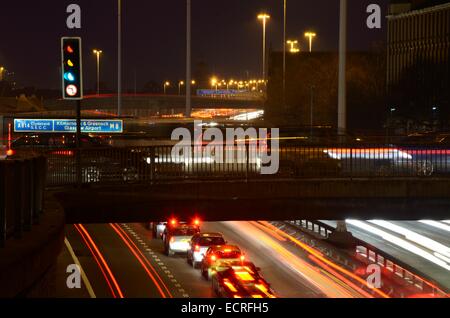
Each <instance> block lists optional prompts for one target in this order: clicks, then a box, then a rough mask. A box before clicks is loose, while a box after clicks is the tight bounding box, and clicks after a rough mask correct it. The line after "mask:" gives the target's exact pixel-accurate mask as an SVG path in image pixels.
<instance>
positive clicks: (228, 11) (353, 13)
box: [0, 0, 387, 89]
mask: <svg viewBox="0 0 450 318" xmlns="http://www.w3.org/2000/svg"><path fill="white" fill-rule="evenodd" d="M1 2H2V3H1V4H0V65H4V66H5V67H6V68H7V69H8V70H10V71H13V72H15V74H16V75H15V80H16V81H17V83H18V85H19V86H36V87H39V88H58V87H59V85H60V77H59V64H60V52H59V50H60V37H61V36H71V35H77V36H78V35H79V36H82V38H83V46H84V78H85V87H86V88H87V89H89V88H93V87H94V85H95V81H96V64H95V56H94V55H93V54H92V53H91V52H92V49H94V48H100V49H102V50H103V52H104V54H103V56H102V81H105V82H106V83H107V85H108V86H109V87H115V85H116V72H117V71H116V59H117V55H116V52H117V49H116V43H117V40H116V39H117V31H116V30H117V22H116V21H117V20H116V19H117V18H116V14H117V8H116V6H117V1H116V0H95V1H93V0H51V1H50V0H46V1H35V0H14V1H1ZM192 2H193V8H192V14H193V25H192V28H193V34H192V36H193V60H192V62H193V67H194V71H195V65H196V64H197V63H198V62H199V61H204V62H205V63H206V64H207V65H208V66H209V68H210V70H211V72H214V73H215V74H216V75H218V76H220V77H227V78H229V77H233V78H244V77H245V76H246V75H245V74H246V73H247V72H249V74H250V76H254V77H256V76H258V74H260V63H261V61H260V60H261V41H262V27H261V24H260V23H259V22H258V20H257V19H256V15H257V13H259V12H260V11H262V10H265V11H267V12H269V13H270V14H271V16H272V19H271V21H270V23H269V25H268V35H267V38H268V45H270V46H272V48H273V49H275V50H279V49H281V48H282V32H283V24H282V21H283V14H282V12H283V11H282V0H227V1H225V0H192ZM386 2H387V0H349V6H350V8H349V49H350V50H368V49H369V48H371V46H372V43H373V42H380V41H385V37H386V34H385V33H386V27H385V24H383V28H382V30H377V31H374V30H369V29H367V28H366V26H365V20H366V17H367V14H366V13H365V11H366V6H367V5H368V4H370V3H378V4H380V5H381V6H382V7H383V10H384V11H383V15H386V12H387V10H386ZM70 3H77V4H79V5H81V8H82V30H81V31H80V30H77V31H70V30H68V29H67V28H66V24H65V20H66V17H67V15H66V13H65V10H66V7H67V5H68V4H70ZM123 3H124V4H123V7H124V8H123V10H124V11H123V36H124V39H123V41H124V42H123V45H124V51H123V58H124V88H125V89H126V88H132V87H134V74H135V72H136V74H137V82H138V88H141V87H142V86H143V85H144V84H145V83H146V82H148V81H150V80H154V81H158V82H162V81H163V80H166V79H168V80H171V81H178V80H180V79H182V78H184V76H185V75H184V74H185V71H184V70H185V23H186V18H185V1H184V0H160V1H156V0H123ZM338 22H339V1H338V0H314V1H308V0H288V37H289V38H297V39H300V40H301V48H302V49H305V50H306V49H307V42H306V39H305V38H304V37H303V33H304V31H306V29H312V30H314V31H315V32H317V34H318V38H317V40H316V41H315V42H314V49H315V50H320V51H330V50H337V48H338V32H339V28H338V26H339V24H338ZM384 23H385V22H384Z"/></svg>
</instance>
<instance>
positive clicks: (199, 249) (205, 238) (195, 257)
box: [187, 233, 226, 268]
mask: <svg viewBox="0 0 450 318" xmlns="http://www.w3.org/2000/svg"><path fill="white" fill-rule="evenodd" d="M225 244H226V241H225V239H224V237H223V235H222V234H220V233H198V234H195V235H194V236H193V237H192V239H191V246H190V248H189V250H188V252H187V262H188V264H190V265H192V267H194V268H197V267H198V266H199V265H200V264H201V262H202V261H203V255H205V254H206V252H207V251H208V248H210V247H211V246H217V245H225Z"/></svg>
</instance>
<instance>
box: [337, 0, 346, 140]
mask: <svg viewBox="0 0 450 318" xmlns="http://www.w3.org/2000/svg"><path fill="white" fill-rule="evenodd" d="M340 1H341V3H340V18H339V20H340V22H339V97H338V134H341V133H343V132H345V130H346V129H347V83H346V67H347V0H340Z"/></svg>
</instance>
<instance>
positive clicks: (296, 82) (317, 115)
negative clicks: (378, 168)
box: [266, 49, 386, 131]
mask: <svg viewBox="0 0 450 318" xmlns="http://www.w3.org/2000/svg"><path fill="white" fill-rule="evenodd" d="M338 58H339V56H338V53H337V52H313V53H309V52H303V53H300V54H294V55H293V54H289V53H288V55H287V72H286V103H284V102H283V93H282V92H283V89H282V87H283V85H282V83H283V80H282V76H283V68H282V66H283V55H282V53H281V52H273V53H271V55H270V61H269V85H268V91H267V102H266V117H267V118H268V119H269V120H272V121H274V122H275V123H277V124H280V125H282V124H289V125H301V126H310V125H311V110H312V124H313V126H331V127H333V128H336V127H337V108H338V106H337V103H338V75H339V67H338V65H339V63H338ZM385 62H386V52H385V51H384V50H382V49H380V50H378V49H375V50H373V52H349V53H348V60H347V110H348V111H347V116H348V118H347V119H348V128H349V129H350V130H359V131H361V130H378V129H381V128H382V127H383V122H384V120H385V118H386V111H385V109H386V107H385V105H386V100H385V93H386V63H385ZM284 105H286V107H284Z"/></svg>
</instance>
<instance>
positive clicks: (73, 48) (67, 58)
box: [61, 37, 83, 100]
mask: <svg viewBox="0 0 450 318" xmlns="http://www.w3.org/2000/svg"><path fill="white" fill-rule="evenodd" d="M61 52H62V55H61V56H62V68H61V70H62V95H63V99H72V100H79V99H83V65H82V62H83V59H82V49H81V38H68V37H64V38H62V39H61Z"/></svg>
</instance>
